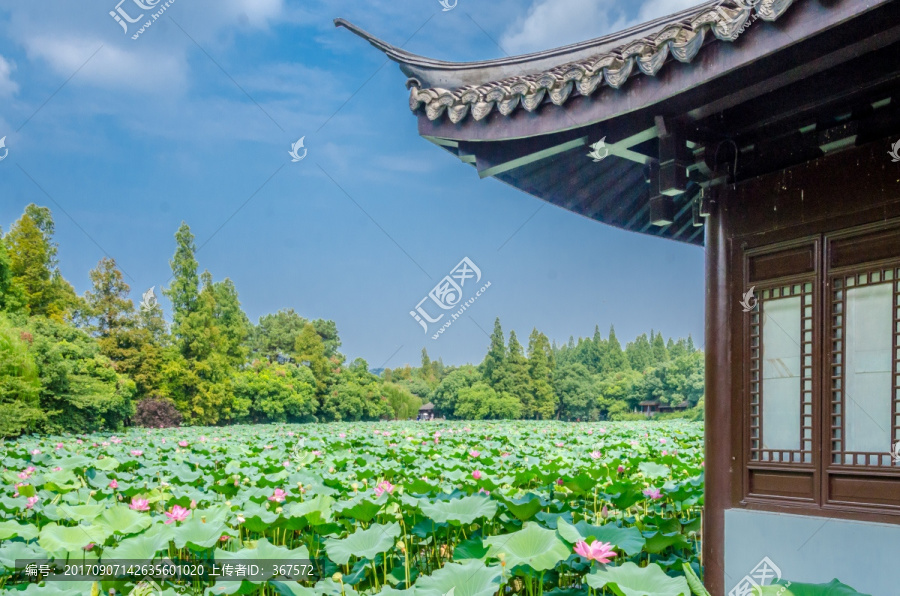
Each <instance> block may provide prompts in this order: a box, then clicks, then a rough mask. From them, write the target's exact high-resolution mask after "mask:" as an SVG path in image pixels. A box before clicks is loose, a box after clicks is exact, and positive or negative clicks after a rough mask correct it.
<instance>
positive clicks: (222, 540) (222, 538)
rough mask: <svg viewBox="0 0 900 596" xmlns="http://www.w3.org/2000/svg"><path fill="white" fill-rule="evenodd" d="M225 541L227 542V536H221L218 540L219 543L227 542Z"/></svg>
mask: <svg viewBox="0 0 900 596" xmlns="http://www.w3.org/2000/svg"><path fill="white" fill-rule="evenodd" d="M227 541H228V536H227V535H223V536H222V537H221V538H219V542H227Z"/></svg>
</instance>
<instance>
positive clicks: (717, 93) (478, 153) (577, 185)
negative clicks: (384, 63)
mask: <svg viewBox="0 0 900 596" xmlns="http://www.w3.org/2000/svg"><path fill="white" fill-rule="evenodd" d="M572 18H573V19H574V18H578V16H577V15H574V14H573V15H572ZM335 24H336V25H337V26H339V27H346V28H347V29H349V30H350V31H352V32H353V33H355V34H356V35H358V36H360V37H362V38H363V39H365V40H367V41H368V42H369V43H371V44H372V45H373V46H375V47H376V48H378V49H379V50H380V51H382V52H383V53H384V54H385V55H386V56H387V57H388V58H390V59H391V60H393V61H394V62H397V63H398V64H399V66H400V70H401V71H402V72H403V73H405V74H406V76H407V77H408V79H407V87H408V88H409V91H410V95H409V106H410V108H411V109H412V111H413V113H414V114H415V115H416V118H417V122H418V132H419V135H420V136H422V137H423V138H424V139H426V140H428V141H430V142H432V143H434V144H436V145H438V146H439V147H441V148H442V149H444V150H445V151H447V152H449V153H452V154H453V155H455V156H456V157H457V158H458V159H460V160H461V161H463V162H464V163H468V164H470V165H472V166H473V167H474V168H475V170H476V171H477V173H478V175H479V177H481V178H487V177H493V178H496V179H497V180H500V181H502V182H505V183H507V184H509V185H511V186H513V187H515V188H518V189H520V190H522V191H523V192H526V193H528V194H530V195H533V196H535V197H537V198H540V199H542V200H544V201H547V202H549V203H552V204H554V205H556V206H559V207H562V208H564V209H568V210H570V211H573V212H575V213H578V214H580V215H583V216H585V217H588V218H591V219H594V220H597V221H601V222H603V223H606V224H609V225H612V226H615V227H618V228H622V229H625V230H631V231H636V232H639V233H643V234H649V235H653V236H657V237H661V238H668V239H673V240H677V241H680V242H686V243H690V244H695V245H702V244H703V242H704V234H703V231H704V222H705V217H706V216H707V215H708V214H709V211H708V209H710V208H713V207H712V206H714V204H715V198H714V196H715V187H716V186H719V185H722V184H726V183H727V184H736V183H740V182H742V181H745V180H749V179H752V178H755V177H758V176H761V175H763V174H767V173H772V172H777V171H780V170H782V169H785V168H788V167H791V166H793V165H796V164H799V163H804V162H808V161H810V160H813V159H816V158H818V157H821V156H822V155H824V154H826V153H828V152H831V151H840V150H841V149H843V148H846V147H850V146H854V145H859V144H862V143H866V142H869V141H871V140H872V139H873V138H880V136H879V135H881V133H879V132H878V131H883V130H885V129H886V127H887V128H889V127H891V126H893V125H894V122H893V121H891V120H890V118H889V117H888V116H887V115H886V112H888V111H889V110H884V109H882V108H883V107H884V106H885V105H888V104H889V103H890V101H891V100H892V99H891V96H892V94H893V91H892V85H894V82H895V81H896V80H897V78H898V77H900V2H896V1H893V0H720V1H713V2H704V3H702V4H699V5H698V6H695V7H694V8H690V9H687V10H683V11H681V12H678V13H675V14H672V15H669V16H666V17H663V18H659V19H655V20H653V21H649V22H647V23H643V24H640V25H637V26H634V27H631V28H629V29H626V30H624V31H620V32H618V33H613V34H610V35H605V36H603V37H598V38H596V39H592V40H589V41H584V42H581V43H575V44H571V45H568V46H564V47H560V48H556V49H550V50H546V51H542V52H535V53H531V54H526V55H522V56H513V57H506V58H500V59H496V60H484V61H477V62H448V61H444V60H435V59H431V58H425V57H422V56H418V55H416V54H413V53H411V52H408V51H406V50H404V49H402V48H399V47H396V46H393V45H391V44H389V43H387V42H385V41H382V40H381V39H379V38H377V37H375V36H373V35H371V34H369V33H367V32H366V31H363V30H362V29H360V28H359V27H356V26H355V25H353V24H351V23H348V22H347V21H345V20H343V19H336V20H335ZM835 81H840V82H841V84H840V85H836V84H835ZM848 89H850V90H852V93H849V94H848V93H847V92H846V90H848ZM893 101H896V99H894V100H893ZM589 148H593V149H594V151H592V152H591V153H590V155H589V154H588V151H589ZM707 190H709V192H706V191H707Z"/></svg>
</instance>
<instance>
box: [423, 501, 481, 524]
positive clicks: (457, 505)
mask: <svg viewBox="0 0 900 596" xmlns="http://www.w3.org/2000/svg"><path fill="white" fill-rule="evenodd" d="M419 508H420V509H421V510H422V513H424V514H425V515H426V516H428V517H429V518H431V519H433V520H434V521H436V522H438V523H444V522H448V521H450V522H456V523H457V524H471V523H472V522H474V521H475V520H476V519H479V518H482V517H486V518H488V519H492V518H493V517H494V515H496V514H497V502H496V501H492V500H491V499H489V498H487V497H479V496H475V495H473V496H471V497H463V498H462V499H452V500H450V501H436V502H434V503H432V502H431V501H429V500H427V499H420V500H419Z"/></svg>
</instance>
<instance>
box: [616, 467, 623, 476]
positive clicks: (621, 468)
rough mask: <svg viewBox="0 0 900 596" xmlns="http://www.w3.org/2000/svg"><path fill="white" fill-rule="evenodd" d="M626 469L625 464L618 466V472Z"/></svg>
mask: <svg viewBox="0 0 900 596" xmlns="http://www.w3.org/2000/svg"><path fill="white" fill-rule="evenodd" d="M624 471H625V466H619V467H618V468H616V472H618V473H619V474H621V473H622V472H624Z"/></svg>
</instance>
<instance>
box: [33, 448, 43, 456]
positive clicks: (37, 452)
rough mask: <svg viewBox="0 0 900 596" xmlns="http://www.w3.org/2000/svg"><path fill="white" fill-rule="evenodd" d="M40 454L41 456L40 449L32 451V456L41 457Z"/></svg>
mask: <svg viewBox="0 0 900 596" xmlns="http://www.w3.org/2000/svg"><path fill="white" fill-rule="evenodd" d="M40 454H41V450H40V449H32V451H31V455H40Z"/></svg>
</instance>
